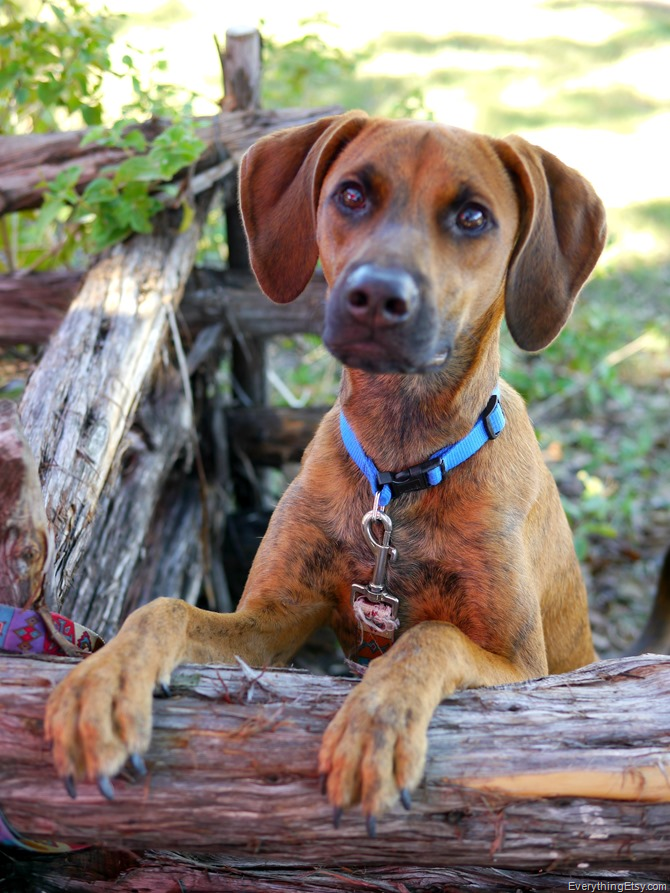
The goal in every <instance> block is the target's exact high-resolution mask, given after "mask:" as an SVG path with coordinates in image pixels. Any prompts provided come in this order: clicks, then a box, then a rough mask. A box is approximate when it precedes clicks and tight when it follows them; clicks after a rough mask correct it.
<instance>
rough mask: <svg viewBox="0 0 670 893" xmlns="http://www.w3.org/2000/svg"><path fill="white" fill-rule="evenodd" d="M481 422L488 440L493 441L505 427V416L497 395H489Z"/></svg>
mask: <svg viewBox="0 0 670 893" xmlns="http://www.w3.org/2000/svg"><path fill="white" fill-rule="evenodd" d="M482 421H483V422H484V427H485V428H486V433H487V434H488V436H489V438H490V439H491V440H495V439H496V437H497V436H498V435H499V434H500V432H501V431H502V429H503V428H504V427H505V416H504V415H503V412H502V406H501V405H500V397H499V396H498V395H497V394H491V398H490V399H489V402H488V403H487V404H486V409H485V410H484V412H483V413H482Z"/></svg>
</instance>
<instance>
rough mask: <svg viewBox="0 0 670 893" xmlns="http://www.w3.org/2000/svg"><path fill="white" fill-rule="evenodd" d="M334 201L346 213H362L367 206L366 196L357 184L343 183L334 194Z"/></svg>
mask: <svg viewBox="0 0 670 893" xmlns="http://www.w3.org/2000/svg"><path fill="white" fill-rule="evenodd" d="M335 200H336V202H337V204H338V205H339V206H340V207H341V208H343V209H345V210H347V211H362V210H363V209H364V208H365V207H366V205H367V196H366V195H365V192H364V191H363V189H362V188H361V187H360V186H359V185H358V183H343V184H342V185H341V186H340V188H339V189H338V190H337V192H336V193H335Z"/></svg>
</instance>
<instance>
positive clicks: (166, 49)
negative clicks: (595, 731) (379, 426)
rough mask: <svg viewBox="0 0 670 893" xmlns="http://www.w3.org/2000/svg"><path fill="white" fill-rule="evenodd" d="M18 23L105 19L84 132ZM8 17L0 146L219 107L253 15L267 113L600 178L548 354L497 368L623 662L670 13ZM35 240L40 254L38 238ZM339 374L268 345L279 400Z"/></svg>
mask: <svg viewBox="0 0 670 893" xmlns="http://www.w3.org/2000/svg"><path fill="white" fill-rule="evenodd" d="M91 17H92V18H91ZM27 18H30V19H32V20H34V21H42V22H51V23H54V22H57V23H58V27H60V28H61V30H62V34H63V36H62V46H61V50H62V53H63V55H64V56H65V55H66V52H67V47H68V45H70V44H72V43H73V41H75V40H76V39H77V34H79V35H80V36H81V33H82V28H85V27H92V26H91V25H90V22H91V20H93V21H94V22H95V23H96V24H95V27H96V28H97V29H98V31H97V32H96V33H97V34H98V38H97V40H98V43H97V45H96V43H95V40H93V44H92V46H91V47H89V50H88V51H87V52H90V56H89V57H85V55H83V54H82V53H81V52H80V53H79V62H80V64H81V65H82V66H84V67H85V66H86V65H88V70H89V72H90V71H91V70H93V69H94V70H95V71H96V78H98V74H99V78H98V80H95V83H93V82H86V83H87V85H88V86H87V87H86V90H87V91H88V95H89V98H90V102H89V103H88V106H87V112H86V114H84V115H83V119H84V120H83V122H82V119H81V114H80V112H79V110H78V105H77V102H75V101H74V99H75V98H77V101H78V102H79V103H80V102H81V90H83V89H84V88H83V87H82V84H83V83H84V80H85V77H84V75H83V74H78V75H77V77H79V84H80V88H79V90H80V93H79V96H78V97H77V90H76V89H75V90H73V101H71V102H70V103H69V104H68V103H61V104H60V106H59V107H58V108H55V107H54V109H53V110H52V111H51V112H50V111H49V101H51V100H50V99H49V97H50V96H51V95H52V94H53V95H54V96H55V94H56V93H57V92H58V90H59V89H60V92H61V96H62V95H63V91H64V90H65V89H66V87H65V86H64V84H65V83H66V76H67V70H65V72H63V71H61V72H60V73H59V74H58V75H57V76H56V75H53V74H52V75H51V76H50V77H51V81H52V82H54V83H52V94H49V91H48V89H46V88H43V89H42V94H41V95H40V94H39V93H35V94H34V95H33V94H31V93H30V89H29V87H28V86H25V85H26V84H30V82H31V78H30V76H29V75H30V72H28V74H27V75H26V66H28V67H29V66H30V65H33V66H34V72H33V74H34V77H33V78H32V84H33V86H34V85H35V84H37V82H38V81H39V80H40V78H41V77H42V75H41V69H40V67H39V66H40V65H42V66H43V67H44V68H48V66H49V64H51V63H49V60H48V58H45V59H44V60H43V61H42V62H40V61H39V58H37V56H38V54H36V48H37V49H39V42H36V39H35V34H36V33H37V32H36V31H35V30H34V31H33V32H32V34H31V33H30V29H28V30H27V31H26V27H25V22H26V19H27ZM21 22H23V25H22V26H21V27H22V28H23V30H22V31H21V30H17V28H18V27H19V25H18V24H17V23H21ZM82 22H88V23H89V24H88V25H85V24H82ZM2 25H4V26H5V30H4V36H2V39H0V132H1V133H2V134H5V135H6V134H10V133H20V132H29V131H30V130H35V131H39V130H44V129H50V128H53V127H63V128H67V127H76V126H82V123H85V124H98V123H102V124H105V125H108V126H109V125H111V124H113V123H114V122H115V121H118V120H120V119H125V120H129V118H130V116H134V117H138V116H140V117H141V115H142V114H144V115H145V116H146V115H149V114H152V113H154V112H155V110H156V109H157V108H158V109H160V110H161V111H162V110H163V109H164V108H167V107H170V108H171V110H172V114H173V115H176V116H177V117H178V116H180V115H183V116H186V115H190V114H196V115H211V114H214V113H216V112H217V110H218V109H219V103H220V101H221V68H220V61H219V55H218V52H217V48H216V45H215V40H214V38H215V36H216V37H217V38H218V39H219V40H220V41H221V42H222V43H223V42H224V40H225V33H226V31H227V29H229V28H231V27H233V26H237V25H245V26H246V25H256V26H258V27H259V28H260V30H261V34H262V37H263V65H264V69H263V70H264V75H263V91H262V104H263V107H265V108H278V107H288V106H299V107H303V108H307V107H316V106H321V105H328V104H333V103H335V104H339V105H341V106H342V107H344V108H363V109H365V110H366V111H368V112H370V113H375V114H382V115H388V116H393V117H399V116H403V117H417V118H427V119H435V120H441V121H445V122H448V123H450V124H454V125H458V126H461V127H465V128H470V129H475V130H480V131H483V132H487V133H490V134H492V135H495V136H504V135H506V134H508V133H510V132H516V133H520V134H521V135H523V136H524V137H526V138H527V139H529V140H530V141H532V142H534V143H537V144H539V145H542V146H543V147H544V148H546V149H548V150H550V151H552V152H554V153H555V154H556V155H558V156H559V157H560V158H561V159H562V160H563V161H565V162H567V163H568V164H570V165H572V166H574V167H576V168H578V169H579V170H580V171H581V172H582V173H583V174H584V175H585V176H586V177H587V178H588V179H589V180H591V181H592V182H593V184H594V185H595V187H596V189H597V191H598V192H599V194H600V195H601V197H602V198H603V200H604V202H605V205H606V207H607V209H608V218H609V237H608V243H607V247H606V250H605V253H604V255H603V258H602V260H601V262H600V264H599V266H598V268H597V270H596V272H595V274H594V275H593V277H592V279H591V281H590V282H589V284H588V285H587V287H586V288H585V290H584V292H583V294H582V297H581V298H580V301H579V304H578V307H577V309H576V311H575V313H574V315H573V318H572V320H571V321H570V323H569V325H568V327H567V328H566V330H565V331H564V332H563V333H562V335H561V336H560V338H559V339H558V341H557V342H556V343H555V344H554V345H552V346H551V347H550V348H549V349H548V350H547V351H545V352H544V353H542V354H540V355H532V356H528V355H522V354H521V353H520V352H519V351H518V350H517V349H516V348H515V347H514V346H513V345H512V343H511V340H510V339H509V337H508V336H507V335H505V336H504V350H503V374H504V375H505V377H507V379H508V380H509V381H511V383H512V384H513V385H514V386H515V387H517V388H518V389H519V390H520V391H521V393H522V394H523V395H524V397H525V398H526V399H527V401H528V403H529V407H530V411H531V416H532V418H533V420H534V422H535V424H536V427H537V432H538V438H539V440H540V443H541V445H542V448H543V450H544V453H545V456H546V459H547V461H548V462H549V463H550V466H551V468H552V471H553V473H554V475H555V476H556V478H557V480H558V482H559V487H560V489H561V494H562V497H563V500H564V505H565V508H566V511H567V513H568V516H569V518H570V521H571V524H572V525H573V530H574V534H575V541H576V544H577V549H578V552H579V555H580V558H581V560H582V564H583V568H584V572H585V575H586V577H587V584H588V587H589V591H590V595H591V600H592V601H591V607H592V618H593V624H594V629H595V633H596V644H597V647H598V648H599V650H600V651H601V653H602V654H603V655H608V654H613V653H617V652H619V651H620V650H621V649H622V648H623V647H624V645H625V644H626V643H628V642H629V641H630V640H631V639H632V638H633V636H634V633H635V630H636V629H639V627H640V626H641V624H642V618H643V617H644V616H645V615H646V613H647V610H648V604H649V601H650V599H651V596H652V593H653V589H654V586H655V580H656V578H657V574H658V569H659V566H660V559H661V556H662V553H663V552H664V550H665V548H666V547H667V546H668V544H670V449H669V447H670V421H669V416H670V164H669V156H670V4H669V3H667V2H662V0H636V2H625V0H592V2H582V0H579V2H572V0H508V2H506V3H501V2H499V0H470V2H468V3H466V4H462V3H456V2H452V0H446V2H444V3H442V4H439V5H438V4H435V3H434V2H423V0H415V2H413V3H410V4H402V5H401V4H381V3H377V4H362V3H360V2H358V3H354V2H351V0H339V2H338V3H337V4H336V3H334V2H330V0H323V2H318V0H317V2H306V0H283V2H281V3H276V4H269V3H267V2H260V0H246V2H245V3H243V4H212V3H211V0H166V2H160V0H133V3H132V4H130V3H128V0H109V2H108V3H107V4H106V5H105V6H103V4H101V3H97V2H94V0H91V2H75V0H59V2H52V3H39V2H34V3H31V2H25V0H22V2H15V0H5V3H4V4H3V6H2V7H0V26H2ZM7 26H10V27H9V30H8V29H7ZM77 29H78V30H77ZM105 29H106V30H105ZM24 32H25V33H24ZM102 32H104V33H105V34H106V37H104V38H103V37H101V36H100V35H101V34H102ZM0 33H1V32H0ZM19 34H20V35H21V39H22V40H24V49H25V54H24V57H22V58H21V57H20V46H19V44H18V43H17V40H18V37H17V35H19ZM96 46H97V49H98V51H99V55H100V58H102V57H104V59H103V61H102V62H101V61H100V59H97V57H95V50H96ZM3 54H4V55H3ZM3 59H4V64H2V63H3ZM17 59H18V62H17ZM21 66H23V69H22V70H23V72H24V81H23V84H24V86H23V90H24V93H23V94H22V95H19V93H18V91H17V83H18V81H17V78H18V77H19V75H18V74H17V73H16V72H17V70H18V69H20V68H21ZM66 68H67V67H66ZM73 68H76V64H75V61H74V60H73V61H72V62H71V63H69V69H70V73H72V70H73ZM3 70H4V75H3V74H2V72H3ZM12 72H13V74H12ZM42 80H43V79H42ZM75 80H76V78H75ZM98 81H99V82H98ZM49 83H50V81H49V80H48V78H47V86H48V84H49ZM59 84H60V88H59V86H58V85H59ZM31 103H32V105H31ZM152 103H153V105H152ZM53 104H54V106H55V105H58V103H55V102H54V103H53ZM3 108H4V111H3ZM43 234H44V229H43V230H42V235H43ZM26 239H27V240H28V236H26ZM19 241H20V240H19ZM22 244H23V243H22ZM220 244H221V240H220V239H217V237H216V234H215V233H214V232H213V231H212V232H210V233H209V235H208V236H206V237H205V239H204V240H203V245H202V255H203V257H206V258H207V260H208V262H209V263H211V262H212V258H213V257H214V256H215V255H216V249H217V245H220ZM22 250H23V251H24V255H25V257H26V258H28V257H29V256H31V255H30V250H31V248H30V245H29V244H28V243H27V242H26V243H25V244H23V248H22ZM19 253H20V252H19ZM32 256H34V255H32ZM54 258H55V255H53V256H52V257H51V258H50V259H48V260H47V261H46V263H52V262H55V260H54ZM74 259H75V255H74V254H71V255H70V257H69V259H67V260H68V262H74ZM5 260H6V258H5ZM217 262H219V263H223V264H225V257H220V256H219V257H218V261H217ZM2 263H3V259H2V252H0V267H1V266H2ZM5 268H6V264H5ZM338 375H339V372H338V369H337V366H336V364H335V363H334V361H333V360H331V359H330V358H329V357H328V356H327V355H326V353H325V351H324V350H323V348H322V347H321V345H320V342H319V341H318V339H316V338H310V337H305V338H301V339H294V340H291V341H288V340H286V341H283V342H282V343H280V344H278V345H276V348H275V351H274V364H273V368H272V385H273V400H274V401H275V402H277V403H281V402H288V403H290V404H291V405H294V406H301V405H308V404H310V403H324V402H326V401H327V400H328V399H329V398H330V397H332V396H333V395H334V394H335V393H336V391H337V381H338ZM10 377H11V376H10ZM15 379H16V375H15V374H14V377H13V379H12V380H15ZM1 384H2V382H1V381H0V385H1ZM1 395H2V394H1V392H0V396H1Z"/></svg>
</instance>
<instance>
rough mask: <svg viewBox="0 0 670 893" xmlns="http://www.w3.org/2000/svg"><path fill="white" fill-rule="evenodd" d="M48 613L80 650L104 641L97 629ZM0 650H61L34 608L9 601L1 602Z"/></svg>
mask: <svg viewBox="0 0 670 893" xmlns="http://www.w3.org/2000/svg"><path fill="white" fill-rule="evenodd" d="M51 617H52V619H53V622H54V626H55V627H56V629H57V630H58V632H59V633H60V634H61V635H62V636H64V637H65V638H66V639H67V640H68V641H70V642H72V644H73V645H76V646H77V647H78V648H81V650H82V651H97V650H98V648H102V646H103V645H104V642H103V640H102V639H101V638H100V636H99V635H98V634H97V633H94V632H93V631H92V630H90V629H87V628H86V627H85V626H82V625H81V624H79V623H75V622H74V620H70V619H69V618H68V617H63V615H62V614H55V613H53V612H52V614H51ZM0 650H2V651H11V652H12V653H15V654H57V655H63V654H64V652H63V650H62V649H61V648H60V646H59V645H57V644H56V642H54V641H53V639H52V638H51V636H50V635H49V633H48V631H47V628H46V626H45V625H44V621H43V620H42V618H41V617H40V615H39V614H38V613H37V612H36V611H24V610H23V609H22V608H14V607H12V606H11V605H0Z"/></svg>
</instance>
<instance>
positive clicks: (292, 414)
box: [228, 406, 326, 468]
mask: <svg viewBox="0 0 670 893" xmlns="http://www.w3.org/2000/svg"><path fill="white" fill-rule="evenodd" d="M325 412H326V407H323V406H309V407H305V408H302V409H292V408H286V407H282V408H277V407H270V406H265V407H254V408H253V409H246V408H238V409H230V410H228V437H229V438H230V442H231V444H234V447H235V450H236V451H237V452H238V453H241V454H243V455H244V456H246V457H247V458H248V459H249V460H250V461H251V462H253V463H254V465H263V466H269V467H270V468H281V467H282V465H286V464H288V463H289V462H300V460H301V458H302V454H303V452H304V450H305V447H306V446H307V444H308V443H309V442H310V440H311V439H312V438H313V437H314V433H315V431H316V429H317V426H318V425H319V422H320V421H321V419H322V418H323V415H324V413H325Z"/></svg>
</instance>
